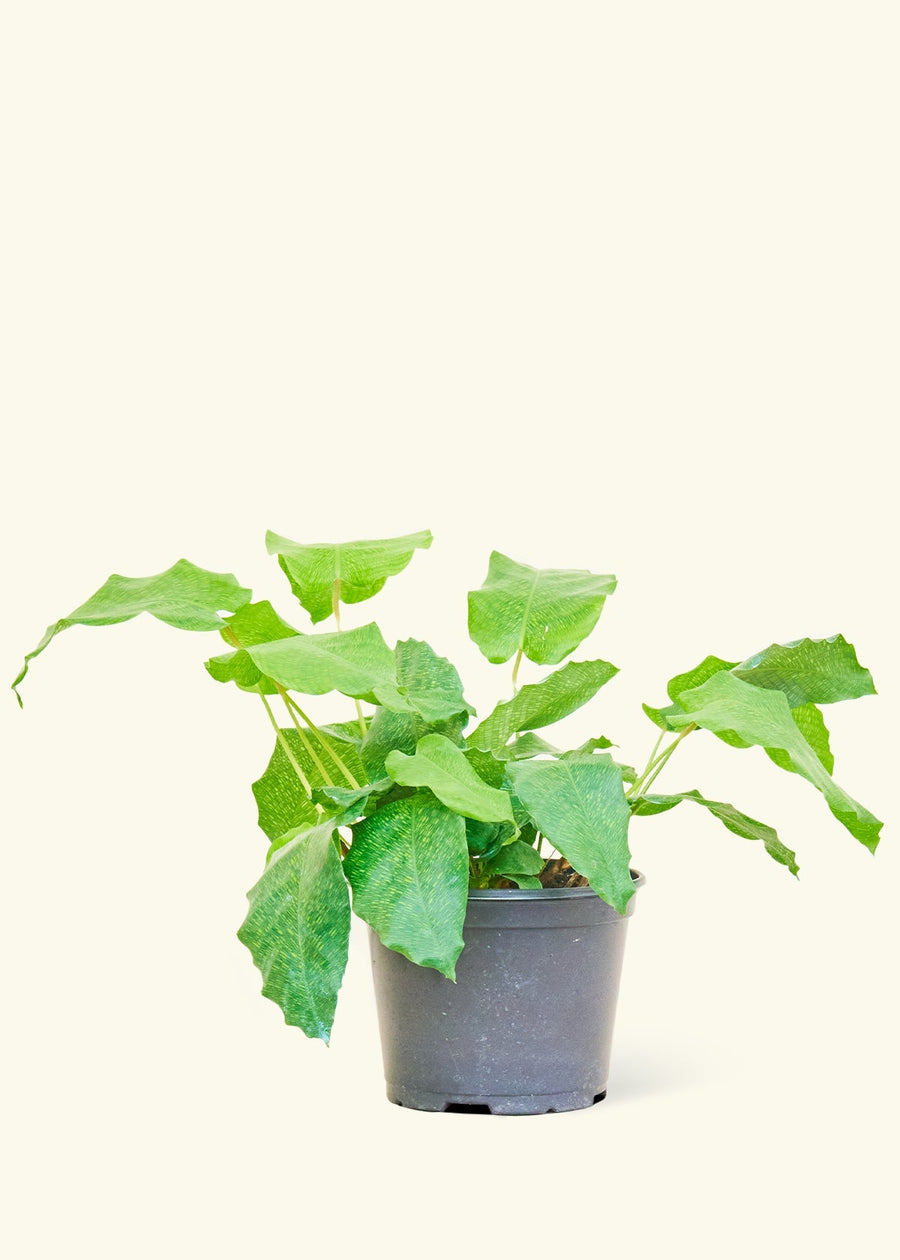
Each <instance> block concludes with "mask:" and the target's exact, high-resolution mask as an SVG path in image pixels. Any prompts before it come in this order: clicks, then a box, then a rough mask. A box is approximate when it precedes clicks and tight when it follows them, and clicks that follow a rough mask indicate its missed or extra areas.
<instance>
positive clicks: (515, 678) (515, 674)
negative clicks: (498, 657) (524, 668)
mask: <svg viewBox="0 0 900 1260" xmlns="http://www.w3.org/2000/svg"><path fill="white" fill-rule="evenodd" d="M521 664H522V648H519V650H518V652H517V653H516V659H515V661H514V662H513V672H512V685H513V695H515V694H516V693H517V691H518V690H519V687H518V680H519V666H520V665H521Z"/></svg>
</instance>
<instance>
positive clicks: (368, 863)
mask: <svg viewBox="0 0 900 1260" xmlns="http://www.w3.org/2000/svg"><path fill="white" fill-rule="evenodd" d="M344 870H345V872H346V875H347V878H348V879H349V881H350V884H351V886H352V888H353V909H354V910H355V912H356V913H357V914H358V915H359V917H360V918H361V919H364V920H365V921H366V923H368V924H370V925H371V927H372V928H374V930H375V931H376V932H377V933H378V935H379V937H380V938H381V940H382V941H383V942H384V944H385V945H386V946H387V947H388V949H394V950H397V952H398V953H401V954H403V955H404V957H406V958H409V959H410V960H411V961H412V962H414V963H418V964H419V965H420V966H423V967H434V968H436V969H437V970H438V971H440V972H442V973H443V975H445V976H447V977H448V978H449V979H451V980H453V979H455V977H456V960H457V958H458V957H459V955H460V952H461V951H462V947H463V937H462V927H463V920H464V919H465V915H466V898H467V896H468V883H469V853H468V849H467V848H466V825H465V822H464V820H463V819H462V818H461V817H460V815H459V814H456V813H453V811H452V810H449V809H447V808H445V806H443V805H442V804H441V803H440V801H437V800H435V798H434V797H433V796H432V795H431V794H430V793H428V792H417V793H416V794H415V795H414V796H409V797H407V798H406V799H405V800H402V801H395V802H394V803H393V804H391V805H386V806H385V807H384V808H383V809H379V810H378V811H377V812H376V813H374V814H371V815H370V816H369V817H368V818H366V819H364V820H363V821H362V822H361V823H357V824H356V825H355V826H354V828H353V843H352V844H351V846H350V852H349V853H348V854H347V857H346V858H345V860H344Z"/></svg>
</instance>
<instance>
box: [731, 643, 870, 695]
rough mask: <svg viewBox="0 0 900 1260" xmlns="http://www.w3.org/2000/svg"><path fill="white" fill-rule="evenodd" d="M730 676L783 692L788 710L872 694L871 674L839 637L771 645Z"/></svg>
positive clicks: (743, 663)
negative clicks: (733, 675) (789, 707)
mask: <svg viewBox="0 0 900 1260" xmlns="http://www.w3.org/2000/svg"><path fill="white" fill-rule="evenodd" d="M734 674H735V676H736V677H737V678H740V679H742V681H744V682H748V683H753V685H754V686H755V687H764V688H766V689H767V690H770V691H783V692H784V694H785V695H786V696H787V700H788V704H789V705H790V706H791V708H792V709H796V708H798V707H799V706H801V705H806V704H834V703H835V702H836V701H838V700H855V699H856V698H857V697H859V696H873V695H875V684H874V683H873V682H872V675H871V674H870V673H869V671H868V670H867V669H865V668H864V667H863V666H862V665H860V663H859V661H858V660H857V659H856V649H855V648H854V646H853V644H852V643H848V642H847V640H846V639H845V638H844V636H843V635H842V634H835V635H832V636H831V638H830V639H796V640H795V641H794V642H793V643H773V644H772V645H771V646H770V647H767V648H765V649H764V650H763V651H762V652H757V653H756V655H755V656H751V657H750V658H749V659H748V660H746V661H742V662H741V664H740V665H737V666H735V668H734Z"/></svg>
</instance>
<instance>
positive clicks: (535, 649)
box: [469, 551, 616, 665]
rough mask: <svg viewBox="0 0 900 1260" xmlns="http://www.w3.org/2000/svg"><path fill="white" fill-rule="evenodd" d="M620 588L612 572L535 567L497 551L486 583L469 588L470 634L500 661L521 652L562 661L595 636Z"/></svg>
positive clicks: (540, 661) (531, 657) (533, 657)
mask: <svg viewBox="0 0 900 1260" xmlns="http://www.w3.org/2000/svg"><path fill="white" fill-rule="evenodd" d="M615 589H616V579H615V578H614V577H612V576H611V575H609V574H597V573H590V572H588V570H587V569H532V568H531V567H530V566H529V565H527V564H517V563H516V561H515V560H511V559H510V558H509V557H508V556H504V555H503V554H502V553H501V552H499V551H494V552H492V553H491V558H490V564H489V566H488V574H487V577H486V579H485V581H484V585H483V586H481V587H480V589H479V590H477V591H470V592H469V634H470V636H471V638H472V639H473V640H474V641H475V643H477V644H478V647H479V648H480V649H481V651H482V652H483V653H484V655H485V656H486V657H487V658H488V660H489V661H493V662H494V663H495V664H499V663H500V662H502V661H508V660H509V659H510V657H511V656H513V655H514V654H515V653H516V652H518V651H522V652H523V654H524V655H525V656H527V657H528V659H529V660H530V661H535V662H536V663H537V664H538V665H557V664H559V662H560V661H561V660H563V659H564V658H565V657H567V656H568V655H569V653H570V652H574V650H575V648H577V647H578V645H579V643H581V641H582V639H584V638H585V637H586V636H587V635H589V634H590V632H591V631H592V630H593V628H594V626H595V625H596V624H597V619H598V618H599V616H600V613H601V612H602V611H603V604H604V602H605V600H606V597H607V595H611V594H612V593H613V591H614V590H615Z"/></svg>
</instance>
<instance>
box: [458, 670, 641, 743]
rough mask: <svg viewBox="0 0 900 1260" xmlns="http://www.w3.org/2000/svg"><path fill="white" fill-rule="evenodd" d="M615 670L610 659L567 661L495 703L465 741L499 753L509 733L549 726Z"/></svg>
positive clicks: (570, 711) (590, 694)
mask: <svg viewBox="0 0 900 1260" xmlns="http://www.w3.org/2000/svg"><path fill="white" fill-rule="evenodd" d="M618 672H619V671H618V669H617V668H616V666H615V665H610V663H609V661H570V662H569V664H568V665H564V666H563V667H562V669H558V670H556V672H555V673H553V674H551V675H550V677H549V678H545V679H544V681H543V682H539V683H528V684H527V685H526V686H524V687H522V688H521V690H520V691H518V692H517V693H516V695H515V696H514V697H513V699H512V700H506V701H504V702H503V703H502V704H498V705H497V707H496V708H495V709H494V711H493V713H491V714H490V716H489V717H486V718H485V720H484V721H483V722H482V723H481V725H480V726H477V727H476V728H475V730H474V731H473V732H472V734H471V735H469V736H468V737H467V740H466V743H467V744H468V745H469V747H470V748H481V749H482V750H483V751H485V752H493V753H495V754H496V753H499V751H500V749H502V748H504V747H505V745H506V742H507V740H508V739H509V737H510V736H511V735H515V734H517V733H518V732H519V731H531V730H534V728H535V727H541V726H550V725H551V723H553V722H558V721H560V719H561V718H564V717H568V715H569V714H570V713H574V712H575V710H576V709H580V708H581V706H582V705H583V704H586V703H587V701H588V700H590V699H591V698H592V697H593V696H595V695H596V694H597V692H598V691H599V690H600V688H601V687H602V686H603V684H604V683H607V682H609V680H610V678H612V677H613V676H614V675H615V674H617V673H618Z"/></svg>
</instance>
